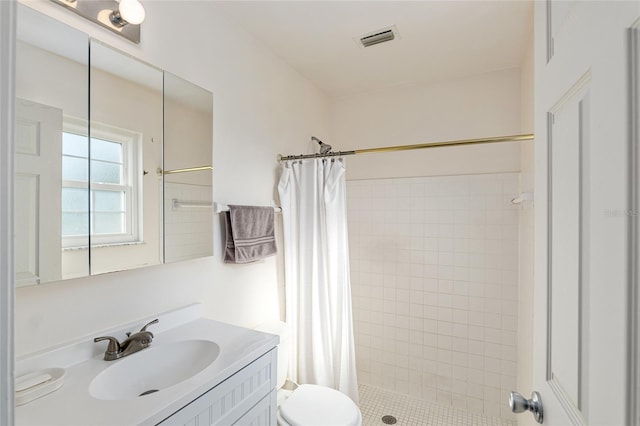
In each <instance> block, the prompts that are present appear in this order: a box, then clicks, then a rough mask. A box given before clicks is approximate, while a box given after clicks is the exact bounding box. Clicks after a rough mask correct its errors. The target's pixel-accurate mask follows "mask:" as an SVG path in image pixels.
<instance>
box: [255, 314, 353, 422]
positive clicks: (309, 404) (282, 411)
mask: <svg viewBox="0 0 640 426" xmlns="http://www.w3.org/2000/svg"><path fill="white" fill-rule="evenodd" d="M257 330H259V331H264V332H265V333H271V334H277V335H279V336H280V345H279V347H278V383H277V386H278V412H277V413H278V414H277V418H278V425H279V426H361V425H362V415H361V414H360V409H359V408H358V406H357V405H356V404H355V403H354V402H353V401H352V400H351V398H349V397H348V396H347V395H345V394H343V393H342V392H340V391H337V390H335V389H331V388H328V387H326V386H318V385H299V386H297V387H296V388H295V389H293V390H286V389H284V388H283V386H284V384H285V382H286V377H287V370H288V367H289V357H288V356H287V355H288V354H289V351H290V348H291V340H290V336H289V328H288V326H287V324H285V323H283V322H281V321H274V322H269V323H265V324H262V325H261V326H259V327H258V328H257ZM289 383H290V382H289Z"/></svg>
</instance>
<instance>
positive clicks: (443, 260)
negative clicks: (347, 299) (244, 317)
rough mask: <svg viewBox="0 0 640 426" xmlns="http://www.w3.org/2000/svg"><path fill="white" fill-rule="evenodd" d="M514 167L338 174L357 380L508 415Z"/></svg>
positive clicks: (514, 273) (512, 367)
mask: <svg viewBox="0 0 640 426" xmlns="http://www.w3.org/2000/svg"><path fill="white" fill-rule="evenodd" d="M518 182H519V174H517V173H504V174H485V175H467V176H446V177H424V178H404V179H381V180H363V181H349V182H348V183H347V194H348V195H347V197H348V208H349V212H348V218H349V245H350V251H351V253H350V263H351V285H352V292H353V309H354V328H355V336H356V356H357V366H358V381H359V382H360V383H362V384H367V385H372V386H380V387H383V388H385V389H388V390H392V391H396V392H401V393H405V394H409V395H411V396H413V397H417V398H422V399H426V400H430V401H434V402H438V403H441V404H445V405H455V407H456V408H462V409H467V410H470V411H476V412H480V413H484V414H485V415H488V416H502V417H503V418H505V419H509V420H512V419H513V416H512V414H511V412H510V410H509V407H508V404H507V400H508V393H509V391H511V390H515V386H516V360H517V347H516V346H517V335H516V332H517V322H518V320H517V317H518V207H517V206H514V205H512V204H511V203H510V202H509V201H510V199H511V198H514V197H515V196H516V195H517V192H518V185H519V183H518Z"/></svg>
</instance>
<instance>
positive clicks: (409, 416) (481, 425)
mask: <svg viewBox="0 0 640 426" xmlns="http://www.w3.org/2000/svg"><path fill="white" fill-rule="evenodd" d="M358 390H359V392H360V411H361V412H362V417H363V425H364V426H379V425H380V426H384V425H385V423H384V422H383V421H382V417H383V416H385V415H391V416H394V417H395V418H396V419H397V423H395V425H396V426H454V425H455V426H457V425H460V426H515V425H516V423H515V422H512V421H509V420H505V419H502V418H499V417H487V416H484V415H482V414H479V413H472V412H469V411H466V410H460V409H457V408H454V407H447V406H444V405H439V404H436V403H433V402H429V401H424V400H421V399H417V398H411V397H410V396H407V395H402V394H398V393H395V392H390V391H386V390H384V389H380V388H377V387H374V386H369V385H359V386H358Z"/></svg>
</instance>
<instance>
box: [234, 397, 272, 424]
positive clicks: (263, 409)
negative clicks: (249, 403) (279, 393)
mask: <svg viewBox="0 0 640 426" xmlns="http://www.w3.org/2000/svg"><path fill="white" fill-rule="evenodd" d="M275 399H276V390H275V389H274V390H272V391H271V393H270V394H269V395H267V396H265V397H264V398H262V400H261V401H260V402H258V403H257V404H256V405H254V406H253V408H252V409H251V410H249V411H248V412H247V413H246V414H245V415H244V416H242V417H241V418H240V419H238V421H237V422H235V423H234V425H235V426H262V425H273V426H275V424H276V420H275V410H276V409H275V408H273V407H275V404H272V401H275Z"/></svg>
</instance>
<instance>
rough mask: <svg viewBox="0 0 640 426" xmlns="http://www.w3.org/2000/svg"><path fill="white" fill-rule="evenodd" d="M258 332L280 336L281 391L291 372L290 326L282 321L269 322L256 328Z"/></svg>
mask: <svg viewBox="0 0 640 426" xmlns="http://www.w3.org/2000/svg"><path fill="white" fill-rule="evenodd" d="M256 330H257V331H262V332H264V333H270V334H276V335H278V336H280V344H279V345H278V383H277V388H278V389H280V388H281V387H282V386H283V385H284V382H285V381H286V380H287V371H288V370H289V357H290V356H291V333H290V331H289V325H287V323H285V322H282V321H276V320H273V321H267V322H265V323H262V324H260V325H259V326H258V327H256Z"/></svg>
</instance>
